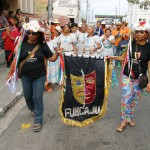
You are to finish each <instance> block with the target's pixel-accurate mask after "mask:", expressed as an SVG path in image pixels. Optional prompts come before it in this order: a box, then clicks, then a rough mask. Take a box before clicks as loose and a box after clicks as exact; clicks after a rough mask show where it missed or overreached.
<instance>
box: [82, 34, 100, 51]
mask: <svg viewBox="0 0 150 150" xmlns="http://www.w3.org/2000/svg"><path fill="white" fill-rule="evenodd" d="M97 44H100V40H99V36H97V35H94V36H92V37H87V38H86V40H85V44H84V47H85V51H90V50H91V49H93V48H95V47H97Z"/></svg>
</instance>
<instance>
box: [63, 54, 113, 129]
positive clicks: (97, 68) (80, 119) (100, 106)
mask: <svg viewBox="0 0 150 150" xmlns="http://www.w3.org/2000/svg"><path fill="white" fill-rule="evenodd" d="M111 64H112V63H111V62H110V61H109V60H108V59H107V60H104V59H101V58H98V57H88V58H87V57H86V58H85V57H83V56H80V57H79V56H65V55H64V65H65V71H64V84H63V88H62V97H61V102H60V113H61V117H62V121H63V122H64V123H65V124H67V125H72V126H79V127H84V126H86V125H88V124H90V123H93V122H95V121H96V120H97V119H99V118H101V117H102V116H104V114H105V112H106V108H107V98H108V88H109V85H110V82H111V75H112V74H111V72H112V65H111Z"/></svg>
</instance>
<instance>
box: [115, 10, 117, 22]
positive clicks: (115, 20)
mask: <svg viewBox="0 0 150 150" xmlns="http://www.w3.org/2000/svg"><path fill="white" fill-rule="evenodd" d="M116 19H117V7H116V8H115V24H116Z"/></svg>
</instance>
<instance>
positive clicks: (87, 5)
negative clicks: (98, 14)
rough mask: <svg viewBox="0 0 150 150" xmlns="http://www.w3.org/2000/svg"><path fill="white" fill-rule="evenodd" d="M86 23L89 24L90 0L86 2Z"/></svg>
mask: <svg viewBox="0 0 150 150" xmlns="http://www.w3.org/2000/svg"><path fill="white" fill-rule="evenodd" d="M86 3H87V4H86V21H87V23H88V7H89V0H87V1H86Z"/></svg>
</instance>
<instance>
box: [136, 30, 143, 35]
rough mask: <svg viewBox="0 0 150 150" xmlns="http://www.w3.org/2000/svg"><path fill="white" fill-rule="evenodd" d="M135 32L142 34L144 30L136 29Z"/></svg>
mask: <svg viewBox="0 0 150 150" xmlns="http://www.w3.org/2000/svg"><path fill="white" fill-rule="evenodd" d="M135 33H136V34H139V33H140V34H143V33H145V31H144V30H140V31H139V30H136V31H135Z"/></svg>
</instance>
